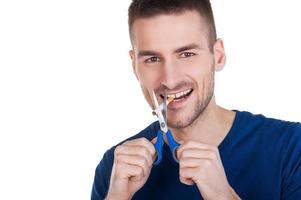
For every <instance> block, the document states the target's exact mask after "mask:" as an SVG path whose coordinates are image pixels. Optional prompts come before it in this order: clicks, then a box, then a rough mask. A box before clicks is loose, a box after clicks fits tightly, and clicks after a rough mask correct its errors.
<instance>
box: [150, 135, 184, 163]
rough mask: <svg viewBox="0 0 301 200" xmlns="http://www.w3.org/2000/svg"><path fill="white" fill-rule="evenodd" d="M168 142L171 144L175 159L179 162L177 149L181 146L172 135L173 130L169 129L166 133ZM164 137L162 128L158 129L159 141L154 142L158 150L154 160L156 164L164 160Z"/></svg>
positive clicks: (170, 147)
mask: <svg viewBox="0 0 301 200" xmlns="http://www.w3.org/2000/svg"><path fill="white" fill-rule="evenodd" d="M166 137H167V142H168V145H169V149H170V151H171V154H172V156H173V159H174V161H176V162H179V160H178V159H177V156H176V150H177V148H178V147H179V146H180V144H178V143H177V142H176V141H175V140H174V138H173V137H172V134H171V132H170V131H169V130H168V131H167V133H166ZM163 144H164V139H163V133H162V131H161V130H158V132H157V142H156V143H155V144H154V146H155V149H156V152H157V158H156V161H155V162H154V165H158V164H159V163H160V162H161V160H162V149H163Z"/></svg>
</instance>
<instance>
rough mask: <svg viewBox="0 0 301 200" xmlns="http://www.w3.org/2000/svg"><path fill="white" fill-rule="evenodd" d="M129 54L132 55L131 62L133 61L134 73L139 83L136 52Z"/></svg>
mask: <svg viewBox="0 0 301 200" xmlns="http://www.w3.org/2000/svg"><path fill="white" fill-rule="evenodd" d="M129 54H130V57H131V60H132V67H133V72H134V74H135V76H136V78H137V80H138V81H139V77H138V74H137V70H136V69H137V68H136V57H135V52H134V50H130V51H129Z"/></svg>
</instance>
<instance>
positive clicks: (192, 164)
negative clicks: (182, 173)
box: [179, 158, 213, 169]
mask: <svg viewBox="0 0 301 200" xmlns="http://www.w3.org/2000/svg"><path fill="white" fill-rule="evenodd" d="M179 165H180V166H179V167H180V169H182V168H198V167H203V168H205V167H212V166H213V161H211V160H209V159H204V158H186V159H182V160H180V162H179Z"/></svg>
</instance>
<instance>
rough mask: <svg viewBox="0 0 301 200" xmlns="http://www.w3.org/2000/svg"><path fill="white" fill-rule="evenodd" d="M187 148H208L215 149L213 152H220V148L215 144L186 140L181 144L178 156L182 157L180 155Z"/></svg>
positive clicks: (208, 149)
mask: <svg viewBox="0 0 301 200" xmlns="http://www.w3.org/2000/svg"><path fill="white" fill-rule="evenodd" d="M185 149H199V150H207V151H213V152H216V153H217V154H219V152H218V149H217V147H215V146H212V145H209V144H205V143H201V142H195V141H188V142H184V143H183V144H181V145H180V146H179V147H178V150H177V156H178V157H180V155H181V154H182V152H183V151H184V150H185Z"/></svg>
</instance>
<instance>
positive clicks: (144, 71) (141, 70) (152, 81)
mask: <svg viewBox="0 0 301 200" xmlns="http://www.w3.org/2000/svg"><path fill="white" fill-rule="evenodd" d="M137 74H138V77H139V81H140V84H141V85H142V86H143V87H147V88H155V87H156V83H158V82H159V81H156V80H157V79H158V73H156V72H155V71H154V70H151V69H148V68H147V67H138V69H137Z"/></svg>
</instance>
